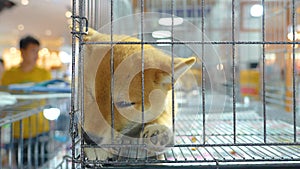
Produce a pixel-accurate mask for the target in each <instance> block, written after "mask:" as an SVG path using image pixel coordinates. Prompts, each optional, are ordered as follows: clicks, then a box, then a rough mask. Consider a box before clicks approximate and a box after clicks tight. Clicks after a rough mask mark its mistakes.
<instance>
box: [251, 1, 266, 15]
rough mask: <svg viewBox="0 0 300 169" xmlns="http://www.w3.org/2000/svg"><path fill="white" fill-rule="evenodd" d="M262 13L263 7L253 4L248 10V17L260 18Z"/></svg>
mask: <svg viewBox="0 0 300 169" xmlns="http://www.w3.org/2000/svg"><path fill="white" fill-rule="evenodd" d="M263 12H264V7H263V6H262V5H260V4H255V5H253V6H251V8H250V15H251V16H253V17H261V16H262V15H263Z"/></svg>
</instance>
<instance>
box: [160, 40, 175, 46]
mask: <svg viewBox="0 0 300 169" xmlns="http://www.w3.org/2000/svg"><path fill="white" fill-rule="evenodd" d="M156 42H158V43H160V42H165V43H161V44H157V46H171V44H170V43H171V42H172V41H171V39H158V40H156Z"/></svg>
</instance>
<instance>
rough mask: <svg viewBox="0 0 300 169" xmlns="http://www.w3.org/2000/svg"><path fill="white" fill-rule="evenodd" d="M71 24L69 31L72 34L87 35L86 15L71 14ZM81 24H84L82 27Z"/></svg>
mask: <svg viewBox="0 0 300 169" xmlns="http://www.w3.org/2000/svg"><path fill="white" fill-rule="evenodd" d="M72 18H73V25H72V31H71V33H72V34H74V35H87V32H88V25H89V23H88V19H87V18H86V17H80V16H72ZM83 25H85V26H84V27H83Z"/></svg>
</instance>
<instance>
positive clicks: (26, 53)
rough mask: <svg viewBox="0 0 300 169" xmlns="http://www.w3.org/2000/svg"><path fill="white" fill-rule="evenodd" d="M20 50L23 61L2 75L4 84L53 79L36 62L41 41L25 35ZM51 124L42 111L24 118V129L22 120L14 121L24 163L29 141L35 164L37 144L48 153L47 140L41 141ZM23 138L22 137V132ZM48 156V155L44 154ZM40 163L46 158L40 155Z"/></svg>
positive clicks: (24, 163) (39, 151) (26, 160)
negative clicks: (21, 145) (21, 140)
mask: <svg viewBox="0 0 300 169" xmlns="http://www.w3.org/2000/svg"><path fill="white" fill-rule="evenodd" d="M19 47H20V51H21V57H22V62H21V63H20V64H19V65H18V66H16V67H12V68H11V69H9V70H6V71H4V73H3V76H2V80H1V82H2V85H3V86H5V85H10V84H16V83H27V82H42V81H46V80H50V79H51V72H50V71H48V70H46V69H43V68H40V67H38V66H37V64H36V62H37V59H38V52H39V50H40V42H39V41H38V40H37V39H35V38H34V37H32V36H27V37H24V38H22V39H21V40H20V43H19ZM40 104H42V101H40ZM49 130H50V125H49V121H48V120H47V119H45V118H44V116H43V114H42V112H40V113H39V114H35V115H32V116H30V117H28V118H25V119H23V120H22V131H21V128H20V121H17V122H14V123H13V136H14V139H15V140H16V143H15V152H16V154H17V158H18V153H17V149H18V148H17V147H19V146H18V145H19V144H18V140H20V139H23V145H24V149H23V165H26V164H27V163H28V159H27V156H28V155H27V152H28V150H27V148H28V144H27V142H28V141H29V140H30V141H29V142H31V146H30V147H31V152H32V153H31V157H30V158H31V159H32V160H31V164H32V165H34V164H36V163H37V162H36V161H35V160H34V159H35V158H34V147H35V144H38V153H39V154H41V153H42V152H41V151H42V150H45V151H43V153H47V148H46V147H44V148H42V147H41V145H44V146H45V145H47V142H46V143H45V142H43V144H42V143H41V142H40V141H39V140H41V139H40V137H41V136H47V135H49ZM21 133H22V136H23V138H20V137H21V135H20V134H21ZM44 157H46V155H44ZM38 158H39V160H38V165H41V162H42V161H45V160H46V158H44V159H41V158H40V157H38Z"/></svg>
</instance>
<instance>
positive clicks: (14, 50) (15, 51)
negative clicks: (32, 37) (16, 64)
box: [9, 47, 17, 54]
mask: <svg viewBox="0 0 300 169" xmlns="http://www.w3.org/2000/svg"><path fill="white" fill-rule="evenodd" d="M9 51H10V53H12V54H15V53H17V48H15V47H11V48H10V49H9Z"/></svg>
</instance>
